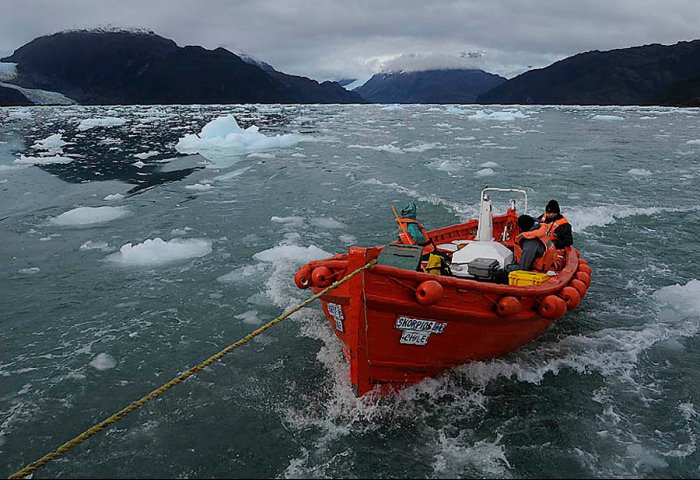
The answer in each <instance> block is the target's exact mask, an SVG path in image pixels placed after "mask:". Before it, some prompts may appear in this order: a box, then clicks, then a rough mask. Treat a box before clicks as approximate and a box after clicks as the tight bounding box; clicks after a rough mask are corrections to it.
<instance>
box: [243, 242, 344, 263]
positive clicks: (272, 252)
mask: <svg viewBox="0 0 700 480" xmlns="http://www.w3.org/2000/svg"><path fill="white" fill-rule="evenodd" d="M330 256H331V254H330V253H328V252H326V251H324V250H321V249H320V248H318V247H317V246H315V245H311V246H309V247H301V246H299V245H280V246H278V247H273V248H269V249H267V250H263V251H262V252H258V253H256V254H255V255H253V258H255V259H256V260H260V261H262V262H270V263H277V262H284V263H305V262H310V261H311V260H321V259H323V258H328V257H330Z"/></svg>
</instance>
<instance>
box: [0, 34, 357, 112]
mask: <svg viewBox="0 0 700 480" xmlns="http://www.w3.org/2000/svg"><path fill="white" fill-rule="evenodd" d="M0 61H2V62H12V63H16V64H17V67H16V71H17V76H16V78H15V79H13V83H15V84H17V85H20V86H22V87H25V88H37V89H43V90H51V91H55V92H59V93H62V94H63V95H65V96H67V97H69V98H71V99H73V100H75V101H77V102H78V103H80V104H126V105H128V104H144V105H147V104H198V103H202V104H219V103H221V104H230V103H364V100H363V99H362V97H360V96H359V95H358V94H357V93H354V92H349V91H347V90H346V89H344V88H343V87H342V86H340V85H339V84H337V83H335V82H322V83H319V82H316V81H315V80H311V79H309V78H305V77H299V76H294V75H287V74H285V73H282V72H278V71H277V70H275V69H274V68H272V67H269V66H268V67H269V69H268V68H265V67H263V68H261V67H260V66H259V65H255V64H253V63H248V62H246V61H244V60H243V59H242V58H241V57H239V56H238V55H236V54H234V53H232V52H230V51H228V50H226V49H224V48H217V49H215V50H207V49H204V48H202V47H198V46H187V47H179V46H178V45H177V44H176V43H175V42H174V41H172V40H169V39H166V38H163V37H160V36H158V35H156V34H154V33H152V32H132V31H87V30H83V31H66V32H60V33H57V34H54V35H49V36H44V37H39V38H37V39H34V40H32V41H31V42H29V43H27V44H26V45H24V46H22V47H20V48H18V49H17V50H16V51H15V52H14V53H13V54H12V55H11V56H9V57H6V58H3V59H0Z"/></svg>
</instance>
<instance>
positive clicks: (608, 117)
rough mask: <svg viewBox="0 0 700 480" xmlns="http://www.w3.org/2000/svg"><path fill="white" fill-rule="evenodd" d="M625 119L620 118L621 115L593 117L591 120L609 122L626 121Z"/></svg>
mask: <svg viewBox="0 0 700 480" xmlns="http://www.w3.org/2000/svg"><path fill="white" fill-rule="evenodd" d="M624 119H625V117H620V116H619V115H593V116H592V117H591V120H607V121H611V120H612V121H614V120H624Z"/></svg>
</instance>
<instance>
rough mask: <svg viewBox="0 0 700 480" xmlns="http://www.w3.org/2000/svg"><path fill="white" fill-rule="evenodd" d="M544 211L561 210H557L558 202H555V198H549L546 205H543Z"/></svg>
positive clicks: (557, 212)
mask: <svg viewBox="0 0 700 480" xmlns="http://www.w3.org/2000/svg"><path fill="white" fill-rule="evenodd" d="M544 211H545V212H547V213H556V214H559V213H561V210H559V202H557V201H556V200H550V201H549V202H547V206H546V207H544Z"/></svg>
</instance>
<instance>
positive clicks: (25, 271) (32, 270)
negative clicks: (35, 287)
mask: <svg viewBox="0 0 700 480" xmlns="http://www.w3.org/2000/svg"><path fill="white" fill-rule="evenodd" d="M40 271H41V269H40V268H39V267H30V268H20V269H19V273H21V274H23V275H34V274H35V273H39V272H40Z"/></svg>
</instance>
